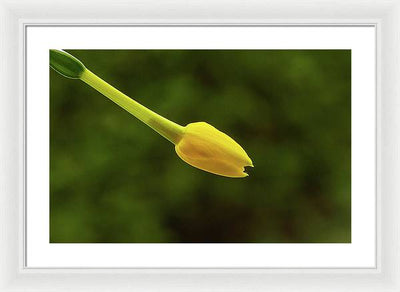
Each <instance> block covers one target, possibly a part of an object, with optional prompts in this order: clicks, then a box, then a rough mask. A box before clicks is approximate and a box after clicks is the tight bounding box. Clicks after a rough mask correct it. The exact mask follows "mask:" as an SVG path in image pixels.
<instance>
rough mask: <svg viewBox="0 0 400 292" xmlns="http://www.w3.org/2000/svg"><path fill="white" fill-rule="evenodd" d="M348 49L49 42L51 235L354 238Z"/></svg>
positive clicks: (113, 239)
mask: <svg viewBox="0 0 400 292" xmlns="http://www.w3.org/2000/svg"><path fill="white" fill-rule="evenodd" d="M351 53H352V51H351V50H347V49H323V50H314V49H312V50H311V49H307V50H305V49H290V50H289V49H285V50H278V49H268V50H267V49H266V50H261V49H253V50H250V49H247V50H238V49H231V50H226V49H218V50H214V49H208V50H200V49H199V50H194V49H190V50H187V49H185V50H183V49H168V50H167V49H163V50H160V49H140V50H139V49H132V50H128V49H123V50H122V49H121V50H116V49H113V50H108V49H107V50H105V49H80V48H63V49H50V50H49V78H50V82H49V84H50V88H49V92H50V104H49V115H50V153H49V155H50V171H49V174H50V186H49V187H50V194H49V195H50V214H49V222H50V226H49V227H50V228H49V241H50V243H254V244H257V243H351V242H352V237H351V142H352V141H351V134H352V133H351V101H352V95H351V89H352V87H351V84H352V80H351V77H352V72H351V68H352V67H351V65H352V55H351Z"/></svg>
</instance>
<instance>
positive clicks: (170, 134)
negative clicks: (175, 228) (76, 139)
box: [50, 50, 253, 177]
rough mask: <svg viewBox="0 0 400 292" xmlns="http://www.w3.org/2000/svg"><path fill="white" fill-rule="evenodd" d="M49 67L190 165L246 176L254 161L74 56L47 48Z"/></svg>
mask: <svg viewBox="0 0 400 292" xmlns="http://www.w3.org/2000/svg"><path fill="white" fill-rule="evenodd" d="M50 66H51V68H53V69H54V70H56V71H57V72H58V73H60V74H61V75H64V76H65V77H68V78H73V79H80V80H82V81H83V82H85V83H87V84H88V85H90V86H91V87H93V88H94V89H96V90H97V91H99V92H100V93H102V94H103V95H105V96H106V97H108V98H109V99H110V100H112V101H113V102H115V103H116V104H117V105H119V106H120V107H122V108H123V109H125V110H126V111H128V112H129V113H131V114H132V115H134V116H135V117H136V118H138V119H139V120H141V121H142V122H143V123H145V124H146V125H148V126H149V127H151V128H152V129H153V130H155V131H156V132H158V133H159V134H160V135H161V136H163V137H164V138H166V139H168V140H169V141H170V142H172V143H173V144H174V145H175V150H176V153H177V154H178V156H179V157H180V158H182V159H183V160H184V161H185V162H187V163H189V164H190V165H192V166H194V167H196V168H199V169H202V170H204V171H208V172H211V173H214V174H218V175H222V176H226V177H245V176H248V174H247V173H246V172H245V169H244V168H245V167H246V166H251V167H252V166H253V162H252V161H251V159H250V158H249V156H248V155H247V154H246V152H245V151H244V150H243V148H242V147H240V145H239V144H238V143H236V142H235V141H234V140H233V139H232V138H231V137H229V136H228V135H226V134H224V133H222V132H221V131H218V130H217V129H216V128H214V127H213V126H211V125H209V124H207V123H204V122H198V123H191V124H189V125H187V126H186V127H182V126H181V125H178V124H176V123H174V122H172V121H170V120H168V119H166V118H164V117H162V116H160V115H159V114H157V113H155V112H153V111H152V110H150V109H148V108H147V107H145V106H143V105H141V104H140V103H138V102H137V101H135V100H133V99H131V98H130V97H129V96H127V95H125V94H123V93H122V92H121V91H119V90H118V89H116V88H115V87H113V86H111V85H110V84H108V83H107V82H105V81H104V80H102V79H101V78H100V77H98V76H97V75H96V74H94V73H93V72H91V71H90V70H88V69H87V68H86V67H85V66H84V65H83V64H82V62H81V61H79V60H78V59H76V58H75V57H74V56H72V55H70V54H68V53H66V52H64V51H59V50H50Z"/></svg>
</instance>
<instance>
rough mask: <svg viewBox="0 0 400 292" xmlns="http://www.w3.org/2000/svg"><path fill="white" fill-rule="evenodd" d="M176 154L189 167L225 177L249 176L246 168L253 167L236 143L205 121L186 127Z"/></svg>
mask: <svg viewBox="0 0 400 292" xmlns="http://www.w3.org/2000/svg"><path fill="white" fill-rule="evenodd" d="M175 151H176V153H177V154H178V156H179V157H180V158H181V159H182V160H183V161H185V162H187V163H188V164H190V165H192V166H194V167H196V168H199V169H202V170H204V171H208V172H211V173H214V174H218V175H222V176H226V177H246V176H248V174H247V173H245V172H244V167H245V166H253V162H252V161H251V159H250V158H249V156H248V155H247V153H246V152H245V151H244V150H243V148H242V147H241V146H240V145H239V144H238V143H236V142H235V140H233V139H232V138H231V137H229V136H228V135H226V134H224V133H222V132H221V131H219V130H217V129H216V128H214V127H213V126H211V125H209V124H207V123H205V122H198V123H191V124H189V125H187V126H186V127H185V128H184V134H183V136H182V139H181V140H180V141H179V142H178V143H177V144H176V145H175Z"/></svg>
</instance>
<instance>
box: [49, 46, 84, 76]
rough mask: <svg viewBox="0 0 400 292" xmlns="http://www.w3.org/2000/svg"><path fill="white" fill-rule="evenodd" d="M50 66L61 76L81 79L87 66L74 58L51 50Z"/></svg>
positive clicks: (62, 52)
mask: <svg viewBox="0 0 400 292" xmlns="http://www.w3.org/2000/svg"><path fill="white" fill-rule="evenodd" d="M50 66H51V68H53V69H54V70H56V71H57V72H58V73H60V74H61V75H64V76H65V77H68V78H72V79H80V78H81V76H82V74H83V72H84V71H85V66H84V65H83V64H82V63H81V61H79V60H78V59H77V58H75V57H74V56H72V55H70V54H68V53H66V52H64V51H59V50H50Z"/></svg>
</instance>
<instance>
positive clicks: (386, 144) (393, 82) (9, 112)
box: [0, 0, 400, 291]
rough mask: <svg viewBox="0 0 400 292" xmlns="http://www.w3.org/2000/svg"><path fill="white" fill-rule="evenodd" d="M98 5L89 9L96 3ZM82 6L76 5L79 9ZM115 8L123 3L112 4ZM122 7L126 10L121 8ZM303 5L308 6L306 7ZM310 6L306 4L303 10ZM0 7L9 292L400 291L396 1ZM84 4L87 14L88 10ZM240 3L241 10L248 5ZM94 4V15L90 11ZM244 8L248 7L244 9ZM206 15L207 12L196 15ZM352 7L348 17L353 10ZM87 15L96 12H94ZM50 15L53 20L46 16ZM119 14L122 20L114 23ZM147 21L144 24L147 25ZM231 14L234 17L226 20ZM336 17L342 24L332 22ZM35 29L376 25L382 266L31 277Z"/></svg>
mask: <svg viewBox="0 0 400 292" xmlns="http://www.w3.org/2000/svg"><path fill="white" fill-rule="evenodd" d="M90 3H91V5H90ZM74 4H75V5H74ZM115 4H117V3H115ZM120 4H121V3H120ZM303 4H304V5H303ZM305 4H307V5H305ZM84 5H85V7H83V6H82V5H79V2H78V1H57V3H55V2H54V3H53V2H50V1H49V2H47V1H31V2H30V1H19V2H8V1H2V2H0V18H1V20H2V26H1V27H0V28H1V30H0V31H1V39H2V45H1V46H0V53H1V55H2V57H3V58H2V59H3V61H2V66H0V76H1V79H0V80H1V86H0V90H1V95H0V96H1V106H0V111H1V113H0V116H1V123H0V124H1V125H2V127H1V131H0V139H1V153H0V155H1V162H2V163H1V168H0V174H1V176H0V177H1V193H0V194H1V204H0V208H1V209H0V210H1V211H0V218H1V222H2V224H1V234H2V237H1V238H0V258H1V260H0V287H1V290H2V291H15V290H24V291H33V290H39V291H41V290H52V291H53V290H54V291H63V290H66V289H69V290H73V291H87V290H95V291H108V290H111V289H113V290H117V291H125V290H132V289H136V290H137V291H142V290H146V291H153V290H154V291H159V290H165V291H188V290H189V291H204V290H213V291H243V290H244V291H246V290H253V291H266V290H267V289H268V290H270V291H277V290H279V291H293V290H297V291H341V290H351V291H383V290H385V291H398V289H399V272H398V270H399V269H398V268H399V246H400V245H399V243H400V242H399V239H398V238H397V237H396V234H397V232H398V231H399V224H398V221H399V220H398V219H399V216H398V215H397V206H399V199H398V198H397V196H396V194H397V193H398V190H399V183H398V181H397V180H396V174H397V170H398V169H399V166H400V165H399V158H398V157H397V156H396V150H397V149H398V147H399V141H398V138H397V134H396V129H397V128H396V127H397V126H398V124H399V122H400V120H399V119H400V118H399V115H398V109H397V108H396V105H397V102H396V98H397V96H396V95H397V94H398V92H399V89H400V88H399V85H398V84H397V81H398V80H399V77H400V76H399V75H400V72H399V69H398V65H399V49H400V43H399V42H400V40H399V30H400V28H399V27H400V26H399V20H398V19H399V16H400V5H399V4H398V3H396V2H386V3H380V2H378V1H373V2H368V3H360V2H357V1H353V0H350V1H335V2H326V3H320V2H319V1H315V0H313V1H311V2H310V1H307V3H303V1H285V2H278V1H277V2H270V3H268V5H266V3H263V2H262V1H251V2H249V3H247V4H241V3H240V2H239V1H237V2H236V1H230V2H229V3H227V2H225V1H216V2H208V1H204V2H203V3H201V4H199V3H194V2H193V3H191V2H189V3H184V1H173V2H170V3H165V4H157V5H155V4H150V3H148V4H144V3H139V2H136V1H134V2H131V3H123V5H114V6H113V5H111V4H110V3H109V1H96V3H95V2H94V1H93V2H86V3H85V4H84ZM86 5H87V7H86ZM242 5H243V6H242ZM92 6H93V8H92ZM244 7H245V8H246V9H243V8H244ZM199 8H200V9H199ZM348 8H351V9H348ZM89 10H90V12H88V11H89ZM44 12H46V13H44ZM110 15H112V16H113V17H114V18H115V19H113V20H110V19H108V18H109V16H110ZM143 15H144V16H146V18H143ZM207 15H213V16H214V18H213V19H210V18H208V17H207ZM228 15H229V18H228V17H227V16H228ZM332 15H334V16H335V18H334V19H332ZM27 23H36V24H98V25H105V24H106V25H108V24H115V23H119V24H128V23H129V24H148V25H170V24H175V25H183V24H185V25H200V24H201V25H205V24H208V25H249V24H279V25H328V24H335V25H344V24H347V25H348V24H374V25H376V27H377V29H378V33H377V36H378V39H377V44H378V46H377V52H378V54H377V57H378V58H377V61H378V62H377V73H378V74H377V77H378V83H377V125H376V126H377V207H378V208H377V258H378V264H377V267H376V269H368V270H362V269H235V270H231V269H168V270H164V269H101V270H96V269H34V270H30V269H24V262H23V256H22V255H23V251H24V242H23V238H24V234H23V233H24V228H23V222H24V214H25V212H24V211H25V210H24V204H23V198H24V179H25V177H24V175H25V174H24V155H25V153H24V133H23V129H24V115H25V109H24V103H23V96H24V92H23V82H24V74H23V70H21V69H22V68H23V38H22V36H23V29H24V26H25V25H26V24H27Z"/></svg>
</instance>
